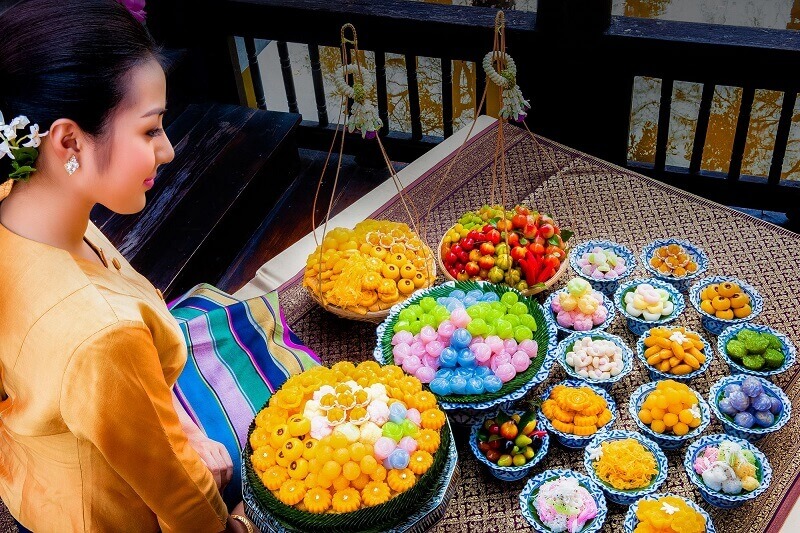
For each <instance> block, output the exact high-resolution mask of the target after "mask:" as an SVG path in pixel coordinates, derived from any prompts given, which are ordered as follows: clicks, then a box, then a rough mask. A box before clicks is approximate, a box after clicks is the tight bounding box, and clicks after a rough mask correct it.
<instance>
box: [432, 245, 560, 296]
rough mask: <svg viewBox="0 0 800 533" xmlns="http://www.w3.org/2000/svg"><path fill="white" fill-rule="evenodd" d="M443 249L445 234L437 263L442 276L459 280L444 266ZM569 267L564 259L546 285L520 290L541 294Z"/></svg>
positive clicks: (529, 293)
mask: <svg viewBox="0 0 800 533" xmlns="http://www.w3.org/2000/svg"><path fill="white" fill-rule="evenodd" d="M446 233H447V232H445V234H446ZM443 249H444V235H442V238H441V240H440V241H439V245H438V247H437V248H436V260H437V263H438V264H439V268H440V269H441V270H442V276H444V277H445V278H446V279H447V280H448V281H457V280H456V278H454V277H453V276H451V275H450V273H449V272H448V271H447V269H446V268H445V267H444V261H442V250H443ZM565 252H566V253H567V254H569V249H566V250H565ZM567 267H569V261H568V260H566V259H564V260H563V261H561V266H560V267H558V270H556V273H555V275H554V276H553V277H552V278H550V279H548V280H547V281H545V282H544V287H541V286H540V287H536V288H533V289H528V290H526V291H520V292H521V293H522V294H524V295H525V296H533V295H534V294H539V293H540V292H543V291H546V290H549V289H550V287H552V286H553V285H555V284H556V282H558V280H559V279H560V278H561V276H563V275H564V272H566V271H567ZM501 285H505V284H504V283H502V284H501Z"/></svg>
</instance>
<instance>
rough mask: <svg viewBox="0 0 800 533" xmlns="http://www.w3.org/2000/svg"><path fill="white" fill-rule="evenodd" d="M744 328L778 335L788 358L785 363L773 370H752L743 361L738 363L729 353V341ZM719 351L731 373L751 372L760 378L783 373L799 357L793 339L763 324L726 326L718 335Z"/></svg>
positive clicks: (768, 377)
mask: <svg viewBox="0 0 800 533" xmlns="http://www.w3.org/2000/svg"><path fill="white" fill-rule="evenodd" d="M743 329H752V330H755V331H758V332H759V333H771V334H772V335H775V336H776V337H778V340H779V341H781V345H782V350H783V355H784V356H785V357H786V360H785V361H784V362H783V364H782V365H781V366H780V367H778V368H775V369H772V370H766V369H765V370H751V369H749V368H747V367H745V366H744V365H742V364H741V363H738V362H736V361H734V360H733V358H731V356H729V355H728V350H727V346H728V341H730V340H731V339H733V338H735V337H736V335H738V333H739V332H740V331H742V330H743ZM717 351H718V352H719V355H720V357H722V359H723V360H724V361H725V362H726V363H728V367H730V369H731V374H750V375H751V376H758V377H760V378H766V379H770V377H771V376H777V375H778V374H782V373H783V372H786V370H788V368H789V367H790V366H792V365H793V364H794V362H795V360H796V359H797V350H796V349H795V347H794V344H792V341H791V340H789V338H788V337H787V336H786V335H784V334H783V333H781V332H779V331H776V330H774V329H772V328H771V327H769V326H762V325H761V324H750V323H745V324H736V325H734V326H730V327H728V328H725V330H724V331H723V332H722V333H720V334H719V337H717Z"/></svg>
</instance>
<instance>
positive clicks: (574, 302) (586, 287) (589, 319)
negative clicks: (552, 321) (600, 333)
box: [550, 278, 608, 331]
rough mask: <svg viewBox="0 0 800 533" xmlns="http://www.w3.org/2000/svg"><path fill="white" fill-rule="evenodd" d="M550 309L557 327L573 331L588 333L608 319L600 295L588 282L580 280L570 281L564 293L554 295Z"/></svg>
mask: <svg viewBox="0 0 800 533" xmlns="http://www.w3.org/2000/svg"><path fill="white" fill-rule="evenodd" d="M550 309H551V310H552V311H553V314H554V315H555V316H556V321H557V322H558V325H559V326H561V327H563V328H571V329H574V330H575V331H589V330H590V329H592V328H594V327H595V326H599V325H600V324H602V323H603V322H605V321H606V319H607V318H608V309H607V308H606V306H605V304H604V303H603V295H602V293H600V292H599V291H596V290H594V289H592V286H591V285H590V284H589V282H588V281H586V280H585V279H582V278H573V279H571V280H570V281H569V283H567V289H566V291H561V292H558V293H556V297H555V298H553V300H552V302H551V304H550Z"/></svg>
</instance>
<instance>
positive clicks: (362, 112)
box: [334, 63, 383, 139]
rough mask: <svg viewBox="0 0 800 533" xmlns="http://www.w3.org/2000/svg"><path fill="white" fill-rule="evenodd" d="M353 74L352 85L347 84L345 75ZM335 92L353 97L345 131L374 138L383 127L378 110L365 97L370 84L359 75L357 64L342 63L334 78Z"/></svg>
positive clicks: (366, 137)
mask: <svg viewBox="0 0 800 533" xmlns="http://www.w3.org/2000/svg"><path fill="white" fill-rule="evenodd" d="M350 74H352V75H353V79H354V81H353V85H352V86H350V85H348V84H347V76H348V75H350ZM334 81H335V83H336V92H337V93H338V94H340V95H342V96H345V97H347V98H352V99H353V107H352V108H350V116H349V117H348V118H347V131H348V132H350V133H353V132H354V131H359V132H361V137H363V138H365V139H374V138H375V137H377V136H378V130H380V129H381V128H382V127H383V121H382V120H381V119H380V118H379V117H378V111H377V109H375V106H374V105H373V104H372V102H371V101H370V100H369V98H367V94H369V92H370V90H371V88H372V86H366V82H365V81H364V79H363V78H362V77H361V72H360V70H359V68H358V65H357V64H355V63H350V64H348V65H343V66H342V67H341V68H340V69H339V72H338V73H337V76H336V77H335V78H334Z"/></svg>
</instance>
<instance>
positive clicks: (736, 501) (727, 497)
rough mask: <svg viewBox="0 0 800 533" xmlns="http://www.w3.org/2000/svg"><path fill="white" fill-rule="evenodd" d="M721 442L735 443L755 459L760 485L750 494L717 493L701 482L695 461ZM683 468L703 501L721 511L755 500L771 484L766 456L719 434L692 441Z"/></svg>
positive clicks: (750, 446)
mask: <svg viewBox="0 0 800 533" xmlns="http://www.w3.org/2000/svg"><path fill="white" fill-rule="evenodd" d="M723 441H732V442H735V443H736V444H738V445H739V446H741V447H742V449H743V450H749V451H750V452H751V453H752V454H753V455H754V456H755V457H756V479H758V481H760V482H761V485H760V486H759V487H758V488H757V489H756V490H753V491H750V492H746V491H742V492H741V493H740V494H725V493H724V492H718V491H716V490H714V489H712V488H710V487H709V486H708V485H706V484H705V483H704V482H703V477H702V476H701V475H700V474H698V473H697V472H696V471H695V469H694V462H695V459H697V457H698V456H699V455H701V454H702V453H703V451H704V450H705V449H706V448H708V447H709V446H717V445H719V444H720V443H722V442H723ZM683 467H684V468H685V469H686V475H687V476H689V481H691V482H692V483H693V484H694V485H695V486H696V487H697V490H699V491H700V495H701V496H703V499H704V500H705V501H707V502H708V503H710V504H711V505H713V506H714V507H721V508H723V509H732V508H734V507H739V506H740V505H742V504H743V503H745V502H747V501H749V500H752V499H754V498H756V497H757V496H759V495H760V494H761V493H763V492H764V491H765V490H767V487H769V484H770V483H771V482H772V467H770V465H769V461H768V460H767V456H766V455H764V454H763V453H761V450H759V449H758V448H756V447H755V446H753V445H752V444H750V443H749V442H747V441H746V440H744V439H737V438H736V437H731V436H730V435H722V434H719V433H718V434H716V435H706V436H705V437H700V438H699V439H697V440H696V441H694V442H693V443H692V444H691V445H690V446H689V448H688V449H687V450H686V455H685V457H684V459H683Z"/></svg>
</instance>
